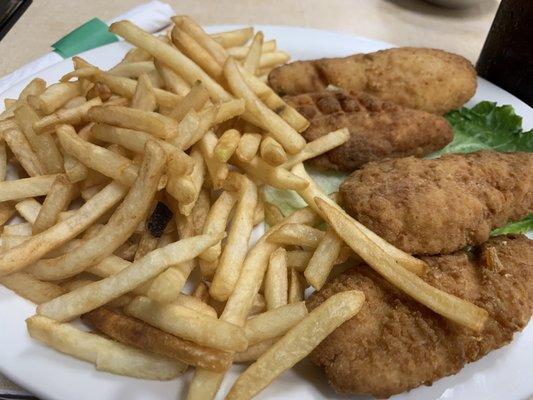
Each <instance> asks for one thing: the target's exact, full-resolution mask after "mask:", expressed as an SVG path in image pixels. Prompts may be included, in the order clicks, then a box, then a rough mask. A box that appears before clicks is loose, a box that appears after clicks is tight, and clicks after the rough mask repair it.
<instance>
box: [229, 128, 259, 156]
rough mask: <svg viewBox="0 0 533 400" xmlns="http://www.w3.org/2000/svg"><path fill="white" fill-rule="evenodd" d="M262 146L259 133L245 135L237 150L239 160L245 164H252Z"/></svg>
mask: <svg viewBox="0 0 533 400" xmlns="http://www.w3.org/2000/svg"><path fill="white" fill-rule="evenodd" d="M260 144H261V135H260V134H258V133H245V134H243V135H242V136H241V139H240V141H239V145H238V146H237V149H236V150H235V155H236V156H237V158H238V159H239V160H241V161H243V162H250V161H251V160H252V159H253V158H254V157H255V155H256V154H257V151H258V150H259V145H260Z"/></svg>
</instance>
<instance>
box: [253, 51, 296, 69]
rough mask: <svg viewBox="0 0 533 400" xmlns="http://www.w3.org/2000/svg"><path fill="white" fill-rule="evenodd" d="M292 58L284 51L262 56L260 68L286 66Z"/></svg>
mask: <svg viewBox="0 0 533 400" xmlns="http://www.w3.org/2000/svg"><path fill="white" fill-rule="evenodd" d="M290 58H291V56H290V55H289V54H288V53H285V52H284V51H272V52H270V53H265V54H261V58H260V59H259V68H261V69H263V68H273V67H275V66H278V65H281V64H285V63H286V62H287V61H289V60H290Z"/></svg>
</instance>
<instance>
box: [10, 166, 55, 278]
mask: <svg viewBox="0 0 533 400" xmlns="http://www.w3.org/2000/svg"><path fill="white" fill-rule="evenodd" d="M56 177H57V175H40V176H34V177H31V178H22V179H17V180H14V181H3V182H0V202H3V201H8V200H19V199H20V200H21V199H25V198H28V197H37V196H42V195H45V194H47V193H48V191H49V190H50V187H51V186H52V184H53V183H54V180H55V179H56ZM0 270H1V267H0Z"/></svg>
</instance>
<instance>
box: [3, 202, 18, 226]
mask: <svg viewBox="0 0 533 400" xmlns="http://www.w3.org/2000/svg"><path fill="white" fill-rule="evenodd" d="M13 214H15V207H14V206H13V203H11V202H10V201H4V202H2V203H0V226H4V224H5V223H6V222H7V221H9V220H10V219H11V217H12V216H13Z"/></svg>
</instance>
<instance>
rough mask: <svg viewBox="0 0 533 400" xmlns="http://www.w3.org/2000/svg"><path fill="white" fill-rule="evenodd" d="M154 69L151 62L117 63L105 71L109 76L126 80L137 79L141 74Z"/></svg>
mask: <svg viewBox="0 0 533 400" xmlns="http://www.w3.org/2000/svg"><path fill="white" fill-rule="evenodd" d="M154 69H155V66H154V62H153V61H151V60H144V61H135V62H127V63H119V64H117V65H115V66H114V67H113V68H111V69H110V70H109V71H107V72H108V73H109V74H111V75H117V76H123V77H126V78H139V77H140V76H141V75H143V74H148V73H150V72H152V71H153V70H154Z"/></svg>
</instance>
